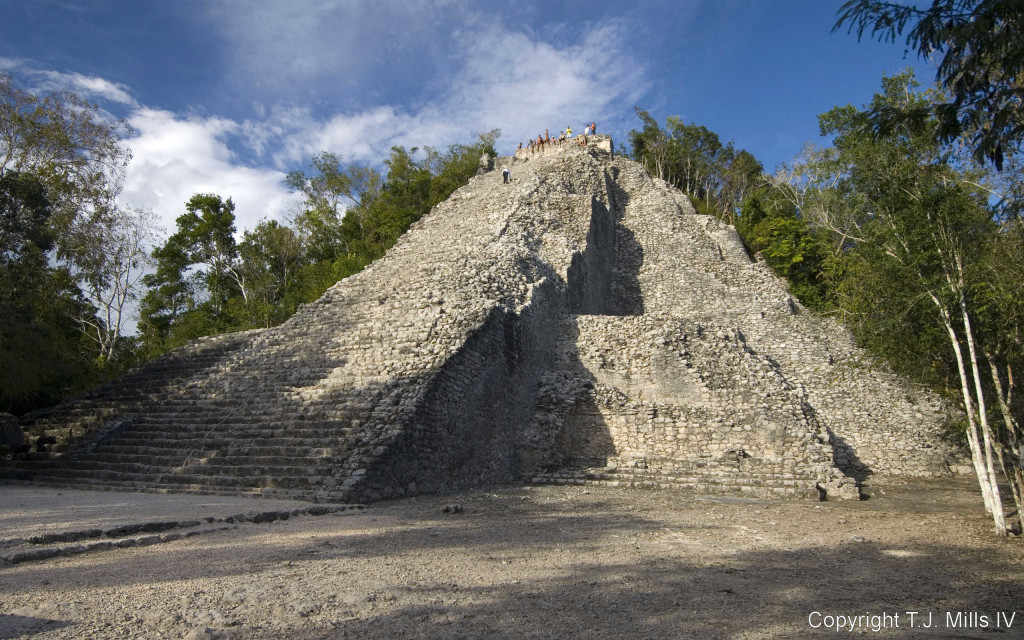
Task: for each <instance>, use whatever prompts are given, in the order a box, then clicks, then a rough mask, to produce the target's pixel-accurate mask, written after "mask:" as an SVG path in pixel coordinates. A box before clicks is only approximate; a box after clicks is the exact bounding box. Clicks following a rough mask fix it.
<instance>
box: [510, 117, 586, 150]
mask: <svg viewBox="0 0 1024 640" xmlns="http://www.w3.org/2000/svg"><path fill="white" fill-rule="evenodd" d="M595 133H597V123H596V122H591V123H590V124H588V125H586V126H585V127H584V128H583V133H582V134H580V135H579V136H577V137H576V142H577V144H579V145H580V146H585V145H586V144H587V138H588V137H589V136H592V135H594V134H595ZM571 139H572V127H566V128H565V131H562V132H560V133H559V134H558V137H557V138H552V137H551V136H550V135H549V134H548V130H547V129H545V130H544V135H540V134H539V133H538V134H537V137H536V138H531V139H530V141H529V142H528V143H527V144H526V149H527V150H528V151H543V150H544V147H546V146H548V145H550V144H557V145H563V144H565V142H566V141H567V140H571ZM522 149H523V143H522V142H520V143H519V147H518V148H517V149H516V151H522Z"/></svg>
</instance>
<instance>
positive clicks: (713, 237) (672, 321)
mask: <svg viewBox="0 0 1024 640" xmlns="http://www.w3.org/2000/svg"><path fill="white" fill-rule="evenodd" d="M591 142H592V143H591V144H590V145H587V146H585V147H581V146H577V145H575V144H566V145H563V146H555V147H554V148H550V149H548V150H545V151H544V152H540V153H531V152H519V155H518V156H517V157H499V158H497V159H495V161H494V165H493V166H494V170H491V171H486V172H482V173H481V174H480V175H478V176H477V177H475V178H474V179H473V180H471V181H470V183H469V184H468V185H467V186H465V187H463V188H461V189H459V190H458V191H456V192H455V193H454V194H453V195H452V196H451V198H449V199H448V200H447V201H446V202H443V203H441V204H440V205H438V206H437V207H436V208H435V209H434V210H433V211H431V212H430V214H428V215H427V216H425V217H424V218H423V219H422V220H420V221H419V222H417V223H416V224H415V225H413V227H412V229H411V230H410V231H409V232H408V233H407V234H405V236H403V237H402V238H401V239H400V241H399V242H398V244H397V245H396V246H395V247H394V248H392V249H391V250H390V251H389V252H388V253H387V255H386V256H385V257H384V258H382V259H380V260H378V261H377V262H376V263H374V264H373V265H371V266H370V267H368V268H367V269H366V270H364V271H363V272H361V273H359V274H357V275H354V276H352V277H349V278H346V279H345V280H343V281H341V282H339V283H337V284H336V285H335V286H333V287H332V288H331V289H329V290H328V291H327V292H326V293H325V294H324V295H323V297H321V298H320V299H319V300H317V301H316V302H314V303H312V304H309V305H306V306H304V307H302V308H300V310H299V311H298V313H296V314H295V316H294V317H292V318H291V319H290V320H288V321H287V322H285V323H284V324H282V325H280V326H278V327H274V328H270V329H265V330H258V331H250V332H244V333H235V334H228V335H222V336H215V337H210V338H205V339H202V340H199V341H196V342H194V343H191V344H189V345H187V346H185V347H182V348H180V349H177V350H176V351H173V352H170V353H168V354H165V355H164V356H162V357H160V358H158V359H156V360H155V361H152V362H150V363H148V364H146V365H144V366H142V367H140V368H138V369H136V370H134V371H132V372H131V373H130V374H129V375H127V376H126V377H124V378H122V379H120V380H117V381H115V382H112V383H109V384H107V385H105V386H103V387H101V388H98V389H96V390H95V391H93V392H91V393H89V394H87V395H86V396H84V397H81V398H78V399H75V400H74V401H71V402H68V403H65V404H63V405H61V406H58V407H55V408H54V409H53V410H51V411H49V412H47V413H45V414H44V415H38V416H35V417H34V418H33V419H32V420H30V421H27V422H28V424H26V425H25V428H26V431H27V432H28V433H29V434H30V436H31V437H33V438H36V439H37V438H40V437H42V440H41V441H40V442H50V443H51V444H50V446H48V447H46V448H47V449H48V450H47V451H35V452H31V453H29V454H24V455H22V456H20V457H17V458H16V459H14V460H12V461H10V462H8V463H5V464H6V466H4V467H3V468H0V476H2V477H6V478H9V479H16V480H29V481H33V482H39V483H47V484H57V485H73V486H77V487H93V486H94V487H105V488H119V489H131V490H149V491H191V492H203V493H221V492H228V493H232V492H236V493H246V494H255V495H265V496H274V497H291V498H303V499H311V500H318V501H373V500H379V499H383V498H389V497H397V496H404V495H412V494H417V493H424V492H439V491H446V490H452V489H459V488H466V487H476V486H485V485H488V484H493V483H509V482H521V481H525V482H530V483H578V484H582V483H603V484H611V485H617V486H639V487H666V488H675V489H679V490H683V491H691V492H701V493H711V494H736V495H745V496H746V495H749V496H752V497H771V496H796V497H810V498H819V497H827V498H856V497H857V496H858V489H857V483H858V482H859V481H862V480H864V479H865V478H867V477H869V476H870V475H871V474H882V475H905V476H922V475H936V474H946V473H949V461H950V456H951V450H950V449H949V447H948V446H947V445H945V444H943V441H942V440H941V439H940V437H939V434H940V432H941V430H942V427H943V422H944V420H946V413H945V412H944V411H943V407H942V405H941V403H940V402H939V401H938V399H937V398H936V397H934V396H933V395H931V394H929V393H927V392H925V391H923V390H921V389H919V388H916V387H914V386H913V385H910V384H908V383H906V382H905V381H902V380H900V379H899V378H897V377H896V376H894V375H892V374H891V373H887V372H885V371H880V370H878V369H877V368H873V367H872V366H869V363H868V361H867V359H866V357H865V355H864V353H863V352H862V351H861V350H860V349H859V348H858V347H857V346H856V345H855V343H854V341H853V339H852V337H851V336H850V335H849V333H848V332H847V331H846V330H845V329H844V328H843V327H841V326H839V325H837V324H835V323H834V322H832V321H830V320H828V319H822V318H819V317H816V316H815V315H813V314H811V313H809V312H808V311H807V310H805V309H804V308H803V307H802V306H801V305H800V304H799V303H798V302H797V301H796V300H795V299H794V298H793V297H792V296H791V295H790V294H789V292H788V291H787V288H786V285H785V283H784V282H783V281H782V280H780V279H779V278H778V277H776V276H775V275H773V274H772V272H771V271H770V269H769V268H768V267H767V266H766V265H765V264H764V263H763V262H762V261H760V260H759V259H757V258H756V257H751V256H749V255H748V253H747V252H746V250H745V248H744V246H743V244H742V242H741V241H740V238H739V236H738V235H737V233H736V232H735V230H734V229H733V228H732V227H730V226H728V225H726V224H724V223H722V222H720V221H718V220H716V219H714V218H710V217H707V216H701V215H696V214H695V213H694V210H693V207H692V205H691V204H690V202H689V201H688V199H687V198H686V197H685V196H684V195H683V194H681V193H680V192H678V191H676V190H674V189H672V188H670V187H669V186H668V185H667V184H666V183H664V182H662V181H660V180H657V179H653V178H651V177H650V176H648V175H647V173H646V172H645V171H644V170H643V168H642V167H641V166H640V165H638V164H637V163H635V162H633V161H631V160H629V159H626V158H621V157H616V156H614V155H613V153H612V151H611V150H612V142H611V140H610V138H607V137H604V136H596V137H595V138H592V140H591ZM506 166H507V167H509V168H510V169H511V172H512V177H513V182H512V183H511V184H503V181H502V175H501V169H502V168H503V167H506Z"/></svg>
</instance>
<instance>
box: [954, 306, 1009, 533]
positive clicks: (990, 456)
mask: <svg viewBox="0 0 1024 640" xmlns="http://www.w3.org/2000/svg"><path fill="white" fill-rule="evenodd" d="M962 291H963V290H962V289H961V292H962ZM960 310H961V312H962V313H963V320H964V331H965V333H966V336H967V351H968V353H969V354H970V357H971V373H972V375H973V376H974V388H975V392H976V393H977V394H978V422H979V424H980V425H981V434H982V437H983V439H984V444H985V448H984V453H985V473H986V474H987V476H988V483H989V487H990V491H991V492H992V520H993V521H994V522H995V527H996V535H997V536H1005V535H1006V514H1005V513H1004V512H1003V500H1002V497H1001V496H1000V495H999V477H998V476H997V475H996V469H995V460H994V458H995V450H994V447H995V446H996V445H995V444H994V443H993V440H994V439H995V438H993V437H992V428H991V427H990V426H989V424H988V411H987V410H986V407H985V395H984V392H983V391H982V387H981V373H980V372H979V370H978V356H977V353H976V352H975V349H974V333H973V332H972V330H971V318H970V315H969V314H968V313H967V307H966V306H965V304H964V299H963V293H961V294H960Z"/></svg>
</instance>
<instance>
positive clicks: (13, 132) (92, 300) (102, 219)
mask: <svg viewBox="0 0 1024 640" xmlns="http://www.w3.org/2000/svg"><path fill="white" fill-rule="evenodd" d="M127 131H128V129H127V127H126V126H125V125H124V123H123V122H111V121H110V120H109V118H108V117H107V116H106V115H105V114H104V113H102V112H101V111H100V110H99V109H98V108H97V107H96V106H95V105H93V104H90V103H88V102H86V101H85V100H82V99H81V98H79V97H78V96H76V95H75V94H73V93H70V92H56V93H51V94H48V95H43V96H36V95H33V94H31V93H29V92H26V91H23V90H21V89H19V88H17V87H16V86H15V85H14V83H13V81H12V79H11V77H10V76H9V75H7V74H4V73H0V177H2V176H4V175H7V174H12V173H15V174H20V175H22V176H27V175H32V176H34V177H35V179H36V180H38V182H39V184H40V186H41V188H42V189H43V191H44V192H45V198H46V200H47V202H48V208H47V211H48V215H47V223H46V224H47V229H48V233H49V234H50V235H51V238H52V242H50V243H49V244H48V246H47V249H46V252H47V260H48V263H49V264H50V265H51V267H52V268H53V269H57V268H60V269H63V275H62V277H69V278H71V279H72V281H73V283H74V284H75V285H76V290H78V293H76V294H75V297H80V293H81V292H82V291H84V296H85V298H84V299H83V300H82V302H83V303H84V304H77V305H74V306H73V309H74V312H73V317H74V319H75V322H76V324H77V326H78V328H79V330H80V331H81V332H82V334H83V336H85V337H86V338H88V339H89V341H90V343H89V346H88V347H86V346H83V347H82V348H83V349H88V350H91V351H92V353H91V357H92V358H97V359H98V363H99V364H101V366H105V364H106V363H107V362H109V361H111V360H113V359H115V358H116V354H118V353H119V352H120V351H122V350H123V347H124V346H125V344H124V341H123V340H122V339H121V338H122V335H121V333H122V328H123V326H124V322H125V320H126V314H127V312H128V309H129V303H130V302H131V301H132V300H133V299H134V298H135V297H137V294H138V291H137V289H138V286H137V285H138V284H139V283H138V278H139V275H140V274H141V270H142V268H143V267H144V266H145V265H144V263H145V260H146V256H145V254H146V251H147V248H146V247H145V246H144V245H145V243H147V242H148V241H149V240H150V235H151V233H152V230H153V225H154V220H153V217H152V215H147V214H143V213H142V212H138V211H130V210H125V209H122V208H119V207H118V206H116V205H115V203H114V198H115V196H116V195H117V194H118V192H119V190H120V186H121V179H122V177H123V172H124V168H125V166H126V165H127V163H128V161H129V159H130V157H131V154H130V152H129V151H128V150H127V149H126V148H125V147H124V146H123V145H122V144H121V142H122V136H123V135H124V134H125V133H126V132H127ZM69 292H70V289H69ZM69 309H70V307H69ZM97 312H98V313H99V315H96V314H97Z"/></svg>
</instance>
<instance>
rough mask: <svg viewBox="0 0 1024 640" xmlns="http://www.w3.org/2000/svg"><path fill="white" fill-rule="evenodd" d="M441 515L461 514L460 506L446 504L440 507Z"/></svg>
mask: <svg viewBox="0 0 1024 640" xmlns="http://www.w3.org/2000/svg"><path fill="white" fill-rule="evenodd" d="M441 512H442V513H462V505H461V504H446V505H444V506H443V507H441Z"/></svg>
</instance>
